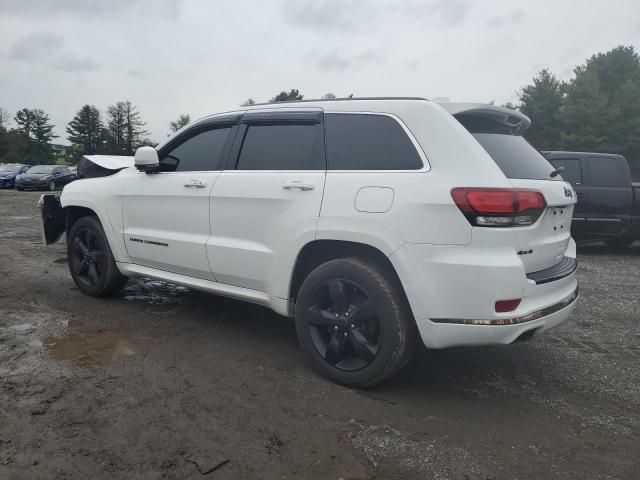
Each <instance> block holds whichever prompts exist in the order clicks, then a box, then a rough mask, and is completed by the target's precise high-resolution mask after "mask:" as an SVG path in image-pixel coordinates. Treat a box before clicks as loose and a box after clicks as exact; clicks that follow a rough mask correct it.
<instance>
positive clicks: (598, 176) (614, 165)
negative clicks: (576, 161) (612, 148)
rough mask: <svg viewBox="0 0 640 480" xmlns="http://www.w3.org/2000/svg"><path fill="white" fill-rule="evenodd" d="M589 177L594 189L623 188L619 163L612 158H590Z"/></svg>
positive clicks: (588, 161) (588, 160)
mask: <svg viewBox="0 0 640 480" xmlns="http://www.w3.org/2000/svg"><path fill="white" fill-rule="evenodd" d="M587 164H588V165H589V177H590V178H591V185H592V186H593V187H621V186H622V185H623V183H624V181H623V179H622V175H621V172H620V169H619V168H618V162H617V160H616V159H615V158H611V157H589V158H587Z"/></svg>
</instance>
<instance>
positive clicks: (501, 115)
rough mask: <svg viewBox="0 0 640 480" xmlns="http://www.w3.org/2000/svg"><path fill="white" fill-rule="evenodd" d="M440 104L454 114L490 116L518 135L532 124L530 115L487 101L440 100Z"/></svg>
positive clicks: (489, 117)
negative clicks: (458, 101)
mask: <svg viewBox="0 0 640 480" xmlns="http://www.w3.org/2000/svg"><path fill="white" fill-rule="evenodd" d="M438 104H439V105H440V106H442V107H443V108H444V109H445V110H447V111H448V112H449V113H450V114H451V115H453V116H459V115H465V116H467V115H468V116H473V117H484V118H488V119H491V120H493V121H494V122H496V123H498V124H500V125H502V126H504V127H505V128H508V129H509V130H510V131H512V132H513V133H515V134H518V135H522V133H524V131H525V130H526V129H527V128H529V127H530V126H531V120H530V119H529V117H527V116H526V115H525V114H524V113H521V112H519V111H517V110H512V109H511V108H505V107H496V106H495V105H489V104H486V103H455V102H438Z"/></svg>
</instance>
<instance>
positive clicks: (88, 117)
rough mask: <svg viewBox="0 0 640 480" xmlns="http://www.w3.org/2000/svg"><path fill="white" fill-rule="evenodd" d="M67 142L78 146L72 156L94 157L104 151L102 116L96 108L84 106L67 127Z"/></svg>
mask: <svg viewBox="0 0 640 480" xmlns="http://www.w3.org/2000/svg"><path fill="white" fill-rule="evenodd" d="M67 133H68V137H67V138H68V140H69V141H70V142H71V143H72V144H74V145H78V146H79V147H80V148H79V149H74V150H73V156H74V157H75V156H79V155H82V154H85V155H94V154H96V153H102V152H103V151H104V148H105V146H104V143H105V135H104V124H103V123H102V116H101V113H100V110H99V109H98V107H95V106H93V105H84V106H83V107H82V108H81V109H80V110H78V112H77V113H76V114H75V116H74V117H73V120H71V121H70V122H69V124H68V125H67Z"/></svg>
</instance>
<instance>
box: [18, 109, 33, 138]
mask: <svg viewBox="0 0 640 480" xmlns="http://www.w3.org/2000/svg"><path fill="white" fill-rule="evenodd" d="M13 120H14V121H15V122H16V123H17V124H18V130H20V131H21V132H22V133H23V134H24V135H26V136H27V137H29V136H31V131H32V124H33V110H30V109H28V108H23V109H22V110H18V112H17V113H16V116H15V117H14V118H13Z"/></svg>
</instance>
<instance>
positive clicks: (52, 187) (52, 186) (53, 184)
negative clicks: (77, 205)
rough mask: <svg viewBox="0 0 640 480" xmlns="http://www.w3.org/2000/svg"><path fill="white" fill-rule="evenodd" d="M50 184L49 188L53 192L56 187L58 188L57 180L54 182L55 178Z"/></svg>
mask: <svg viewBox="0 0 640 480" xmlns="http://www.w3.org/2000/svg"><path fill="white" fill-rule="evenodd" d="M48 186H49V190H51V191H52V192H53V191H55V189H56V182H54V181H53V180H51V181H50V182H49V185H48Z"/></svg>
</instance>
